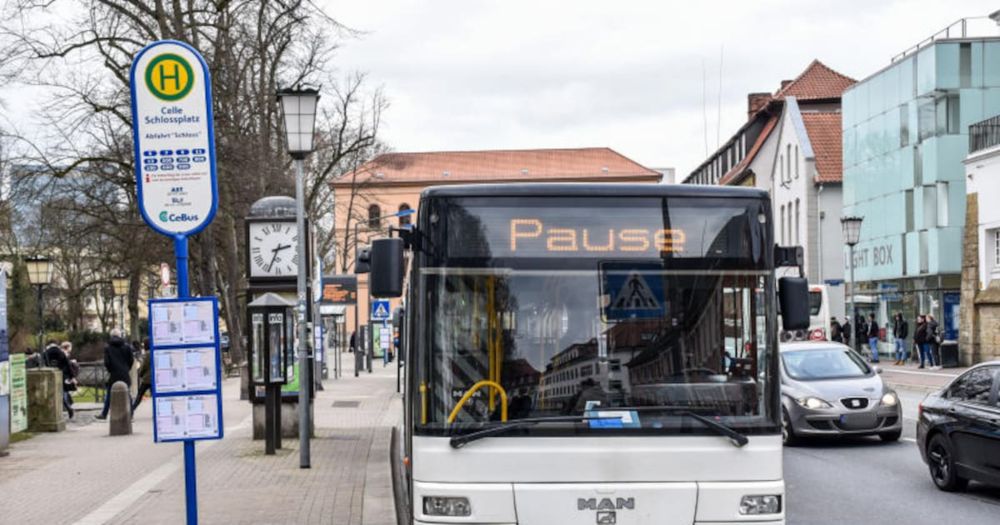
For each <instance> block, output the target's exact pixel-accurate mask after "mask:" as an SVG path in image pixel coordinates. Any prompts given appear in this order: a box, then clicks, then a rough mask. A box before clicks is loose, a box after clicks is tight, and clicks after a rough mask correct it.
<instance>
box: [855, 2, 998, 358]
mask: <svg viewBox="0 0 1000 525" xmlns="http://www.w3.org/2000/svg"><path fill="white" fill-rule="evenodd" d="M973 27H977V28H982V27H983V26H981V25H978V24H972V23H971V21H961V23H960V24H957V25H954V26H952V28H955V29H951V28H949V29H948V30H945V31H942V32H940V33H938V34H937V35H935V37H932V38H931V39H929V40H927V41H925V42H923V43H922V44H921V45H920V46H918V47H916V48H913V49H910V50H908V51H906V52H904V53H902V54H900V55H898V56H897V57H896V58H894V59H893V61H892V63H891V64H889V65H888V66H886V67H885V68H884V69H882V70H881V71H878V72H877V73H875V74H873V75H871V76H869V77H868V78H866V79H864V80H862V81H860V82H858V83H857V84H856V85H855V86H853V87H851V88H850V89H848V90H847V91H846V92H845V93H844V97H843V164H844V209H843V213H844V215H855V216H860V217H864V218H865V220H864V222H863V224H862V227H861V239H860V243H859V244H858V245H857V247H856V249H855V255H854V260H853V264H854V268H855V276H856V280H857V281H858V282H857V289H858V291H857V294H858V299H859V300H858V303H859V309H860V313H862V314H867V313H869V312H871V313H875V314H876V316H877V318H878V320H879V323H880V325H881V326H885V323H886V322H887V321H888V319H889V317H890V315H892V314H894V313H896V312H902V313H903V314H904V316H906V317H907V318H909V319H912V318H914V317H915V316H916V315H917V314H918V313H925V314H931V315H934V316H935V318H936V319H937V320H938V321H939V323H940V326H941V327H942V334H943V336H944V338H945V339H951V340H957V339H958V332H959V330H958V327H959V315H958V314H959V297H960V294H959V288H960V281H961V278H960V272H961V269H962V239H963V226H964V220H965V200H966V187H965V172H964V169H963V166H962V160H963V159H964V158H965V157H966V153H967V151H968V136H967V135H968V131H967V130H968V127H969V125H970V124H972V123H974V122H977V121H980V120H982V119H983V118H985V117H986V116H990V115H995V114H997V113H1000V60H998V59H1000V38H998V36H1000V35H998V32H997V29H996V25H995V24H992V25H991V27H989V29H988V32H989V33H990V34H989V36H977V37H973V36H971V34H970V33H971V31H967V30H966V28H970V29H971V28H973ZM847 253H848V251H847V250H846V249H845V250H844V254H845V256H844V264H845V266H849V265H850V263H851V261H849V260H848V259H849V257H848V256H847V255H846V254H847ZM888 338H889V337H888V336H887V339H888ZM887 344H888V342H887Z"/></svg>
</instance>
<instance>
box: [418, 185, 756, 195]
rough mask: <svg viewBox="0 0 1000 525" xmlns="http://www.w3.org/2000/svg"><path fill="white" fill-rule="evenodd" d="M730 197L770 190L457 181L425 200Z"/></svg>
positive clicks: (435, 190)
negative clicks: (461, 198)
mask: <svg viewBox="0 0 1000 525" xmlns="http://www.w3.org/2000/svg"><path fill="white" fill-rule="evenodd" d="M528 196H541V197H595V196H596V197H600V196H621V197H728V198H751V199H761V198H766V197H767V196H768V195H767V191H765V190H762V189H759V188H746V187H737V186H702V185H697V184H611V183H605V182H598V183H589V184H587V183H552V182H548V183H517V184H454V185H448V186H431V187H429V188H427V189H425V190H424V191H423V192H421V194H420V198H421V199H426V198H434V197H528Z"/></svg>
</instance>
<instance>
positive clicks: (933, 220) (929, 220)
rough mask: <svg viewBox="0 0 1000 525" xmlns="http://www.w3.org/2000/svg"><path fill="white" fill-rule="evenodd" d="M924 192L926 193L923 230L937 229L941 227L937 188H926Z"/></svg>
mask: <svg viewBox="0 0 1000 525" xmlns="http://www.w3.org/2000/svg"><path fill="white" fill-rule="evenodd" d="M922 190H923V192H924V225H923V228H921V229H925V230H926V229H930V228H937V227H938V226H939V224H938V211H937V208H938V207H937V204H938V203H937V188H936V187H934V186H924V187H923V188H922Z"/></svg>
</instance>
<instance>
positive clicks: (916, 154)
mask: <svg viewBox="0 0 1000 525" xmlns="http://www.w3.org/2000/svg"><path fill="white" fill-rule="evenodd" d="M923 183H924V149H923V147H921V145H920V144H914V145H913V185H914V186H920V185H922V184H923Z"/></svg>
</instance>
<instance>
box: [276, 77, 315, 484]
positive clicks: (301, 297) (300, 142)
mask: <svg viewBox="0 0 1000 525" xmlns="http://www.w3.org/2000/svg"><path fill="white" fill-rule="evenodd" d="M277 95H278V102H279V103H280V104H281V113H282V116H283V120H284V126H285V141H286V143H287V145H288V153H289V155H291V156H292V159H294V160H295V218H296V223H297V230H298V238H299V242H298V243H296V244H298V258H299V272H298V273H299V275H298V287H297V288H298V294H297V295H298V321H299V468H309V463H310V460H309V429H310V427H311V426H312V425H311V424H310V423H311V422H310V421H309V387H310V385H312V381H311V378H310V375H311V374H310V373H309V372H310V369H309V368H310V367H309V336H308V334H307V333H306V278H307V277H306V266H308V265H307V264H306V263H307V259H306V257H307V256H306V222H305V190H304V189H303V185H304V183H303V178H304V176H303V174H302V171H303V168H302V164H303V161H304V160H305V158H306V157H308V156H309V154H310V153H312V151H313V137H314V136H315V128H316V106H317V105H318V102H319V90H318V89H315V88H304V87H301V86H300V87H297V88H288V89H282V90H279V91H278V93H277Z"/></svg>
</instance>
